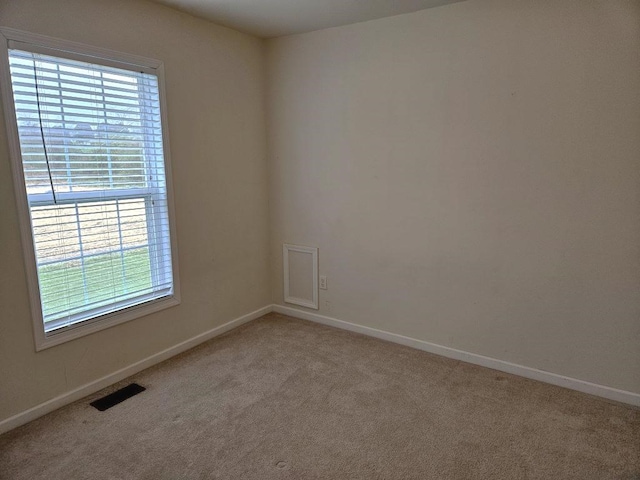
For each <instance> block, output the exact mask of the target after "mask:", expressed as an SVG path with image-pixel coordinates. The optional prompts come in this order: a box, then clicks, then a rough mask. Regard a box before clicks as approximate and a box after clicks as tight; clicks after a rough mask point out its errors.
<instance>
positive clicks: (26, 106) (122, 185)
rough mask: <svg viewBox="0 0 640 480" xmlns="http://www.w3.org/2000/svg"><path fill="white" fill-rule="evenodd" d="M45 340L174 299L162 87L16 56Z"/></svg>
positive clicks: (100, 69) (26, 54)
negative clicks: (59, 332)
mask: <svg viewBox="0 0 640 480" xmlns="http://www.w3.org/2000/svg"><path fill="white" fill-rule="evenodd" d="M9 64H10V71H11V80H12V87H13V97H14V103H15V111H16V117H17V125H18V134H19V139H20V149H21V155H22V166H23V171H24V179H25V188H26V192H27V197H28V201H29V207H30V214H31V225H32V231H33V242H34V247H35V254H36V263H37V268H38V283H39V287H40V297H41V304H42V311H43V319H44V324H45V332H52V331H55V330H58V329H64V328H68V327H72V326H73V325H75V324H78V323H79V322H84V321H87V320H91V319H94V318H97V317H100V316H102V315H105V314H109V313H112V312H115V311H119V310H122V309H125V308H129V307H133V306H135V305H138V304H141V303H146V302H149V301H153V300H155V299H159V298H162V297H165V296H167V295H170V294H171V293H172V289H173V285H172V280H173V275H172V269H171V242H170V238H169V235H170V233H169V220H168V207H167V188H166V178H165V168H164V155H163V143H162V125H161V115H160V99H159V91H158V79H157V77H156V76H155V75H153V74H150V73H142V72H136V71H132V70H128V69H126V70H125V69H119V68H115V67H112V66H105V65H99V64H95V63H86V62H81V61H77V60H71V59H66V58H60V57H56V56H51V55H44V54H40V53H35V52H31V51H27V50H21V49H10V50H9Z"/></svg>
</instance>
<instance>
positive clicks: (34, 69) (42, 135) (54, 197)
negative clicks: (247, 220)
mask: <svg viewBox="0 0 640 480" xmlns="http://www.w3.org/2000/svg"><path fill="white" fill-rule="evenodd" d="M33 79H34V83H35V85H36V103H37V104H38V124H39V126H40V136H41V137H42V148H43V149H44V160H45V162H46V163H47V173H48V174H49V184H50V185H51V194H52V195H53V203H54V204H55V205H57V204H58V199H57V198H56V189H55V188H54V186H53V175H51V167H50V165H49V154H48V153H47V142H46V141H45V139H44V128H43V127H42V111H41V110H40V90H39V89H38V72H37V71H36V61H35V60H34V61H33Z"/></svg>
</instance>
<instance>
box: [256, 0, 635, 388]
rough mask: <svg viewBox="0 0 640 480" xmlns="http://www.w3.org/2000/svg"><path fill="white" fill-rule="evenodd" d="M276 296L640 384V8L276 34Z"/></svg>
mask: <svg viewBox="0 0 640 480" xmlns="http://www.w3.org/2000/svg"><path fill="white" fill-rule="evenodd" d="M267 48H268V55H267V59H268V61H267V65H268V95H267V98H268V105H267V111H268V122H267V125H268V130H269V177H270V185H269V188H270V190H269V192H270V222H271V254H272V280H273V283H272V285H273V291H274V296H273V299H274V301H275V302H277V303H282V263H281V244H282V243H283V242H289V243H299V244H303V245H312V246H317V247H319V248H320V256H319V257H320V274H321V275H327V276H328V280H329V282H328V283H329V290H327V291H320V307H321V308H320V313H321V314H325V315H329V316H332V317H336V318H338V319H341V320H346V321H349V322H354V323H358V324H361V325H366V326H369V327H374V328H379V329H383V330H388V331H391V332H394V333H398V334H402V335H407V336H410V337H414V338H417V339H422V340H426V341H429V342H434V343H437V344H440V345H445V346H448V347H453V348H457V349H461V350H465V351H468V352H473V353H477V354H482V355H486V356H490V357H494V358H497V359H501V360H506V361H510V362H515V363H518V364H521V365H525V366H529V367H534V368H538V369H542V370H547V371H551V372H554V373H557V374H562V375H567V376H570V377H574V378H578V379H582V380H586V381H590V382H595V383H598V384H602V385H607V386H611V387H616V388H620V389H625V390H629V391H632V392H636V393H640V56H639V54H638V52H640V3H639V2H637V1H631V0H629V1H618V0H602V1H587V0H563V1H557V0H547V1H531V0H521V1H515V0H495V1H493V0H469V1H467V2H462V3H457V4H454V5H450V6H446V7H441V8H435V9H430V10H424V11H421V12H417V13H413V14H408V15H402V16H397V17H392V18H387V19H382V20H375V21H371V22H367V23H360V24H356V25H351V26H346V27H339V28H333V29H328V30H322V31H318V32H313V33H309V34H303V35H298V36H291V37H285V38H281V39H276V40H272V41H269V42H268V47H267Z"/></svg>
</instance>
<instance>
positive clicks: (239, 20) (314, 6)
mask: <svg viewBox="0 0 640 480" xmlns="http://www.w3.org/2000/svg"><path fill="white" fill-rule="evenodd" d="M156 1H157V2H159V3H163V4H164V5H168V6H170V7H173V8H176V9H178V10H182V11H185V12H188V13H191V14H192V15H195V16H198V17H202V18H206V19H208V20H211V21H213V22H215V23H218V24H220V25H226V26H227V27H231V28H234V29H236V30H240V31H241V32H246V33H250V34H252V35H256V36H258V37H264V38H271V37H279V36H282V35H290V34H293V33H303V32H310V31H312V30H319V29H321V28H328V27H337V26H338V25H347V24H349V23H356V22H363V21H365V20H373V19H374V18H382V17H390V16H392V15H399V14H401V13H409V12H416V11H418V10H423V9H425V8H430V7H437V6H440V5H446V4H449V3H455V2H460V1H462V0H156Z"/></svg>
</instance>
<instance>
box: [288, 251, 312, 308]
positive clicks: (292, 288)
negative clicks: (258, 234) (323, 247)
mask: <svg viewBox="0 0 640 480" xmlns="http://www.w3.org/2000/svg"><path fill="white" fill-rule="evenodd" d="M282 262H283V271H284V301H285V302H286V303H292V304H294V305H301V306H303V307H307V308H314V309H316V310H318V249H317V248H315V247H305V246H302V245H291V244H288V243H285V244H283V245H282Z"/></svg>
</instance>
